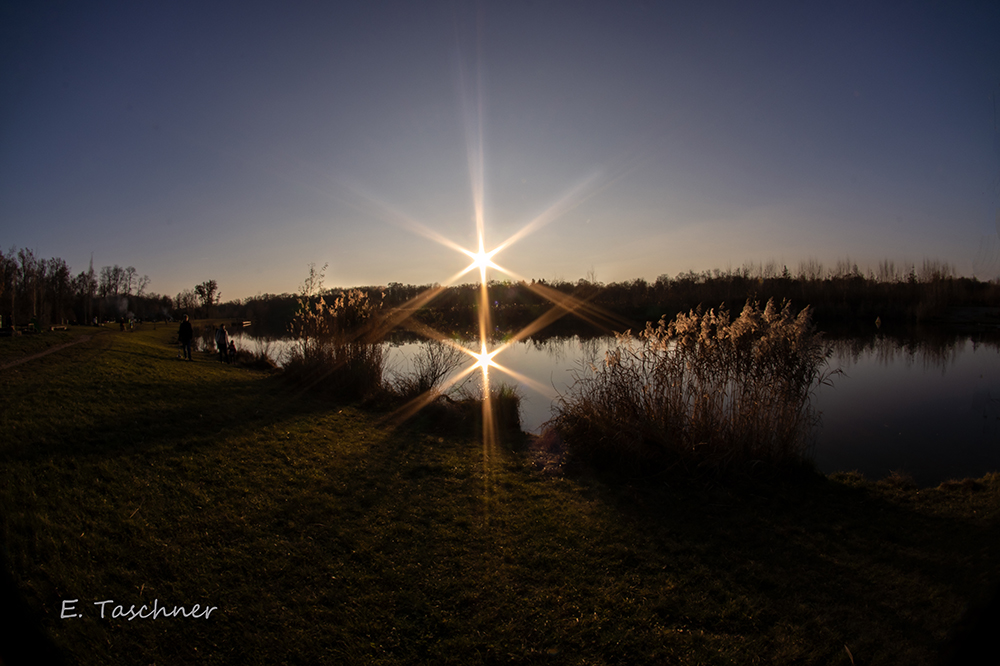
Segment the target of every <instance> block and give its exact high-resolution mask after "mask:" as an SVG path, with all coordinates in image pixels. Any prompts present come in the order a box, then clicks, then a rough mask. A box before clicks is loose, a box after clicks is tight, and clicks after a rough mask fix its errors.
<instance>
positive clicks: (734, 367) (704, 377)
mask: <svg viewBox="0 0 1000 666" xmlns="http://www.w3.org/2000/svg"><path fill="white" fill-rule="evenodd" d="M828 356H829V351H828V348H827V346H826V344H825V343H824V342H823V340H822V338H821V336H820V335H819V334H818V333H817V332H816V331H815V329H814V328H813V325H812V322H811V321H810V318H809V311H808V309H805V310H802V311H801V312H799V313H798V314H796V313H794V312H793V311H792V308H791V306H790V305H789V304H788V303H787V302H786V303H785V304H784V306H783V307H780V308H779V307H777V306H776V305H775V304H774V301H768V302H767V304H766V305H765V306H764V307H763V308H761V307H760V305H759V304H757V303H752V302H750V301H747V303H746V304H745V305H744V307H743V310H742V311H741V312H740V314H739V316H738V317H736V318H735V319H732V318H731V317H730V314H729V312H728V311H727V310H726V309H725V308H724V307H723V308H720V309H719V310H714V309H712V310H708V311H707V312H701V311H694V310H693V311H691V312H690V313H688V314H682V315H678V316H677V317H676V318H675V319H674V320H673V321H670V322H669V323H668V322H667V319H666V318H663V319H661V320H660V322H659V324H658V325H656V326H653V325H652V324H647V325H646V328H645V329H644V330H643V331H640V332H639V334H638V335H632V334H631V332H625V333H621V334H618V335H617V336H616V344H615V346H614V347H613V348H612V349H611V350H610V351H608V352H607V353H606V355H605V358H603V359H594V360H593V361H592V363H590V364H588V365H587V366H586V367H583V368H581V369H580V370H579V371H578V372H577V375H576V381H575V383H574V385H573V386H572V387H571V388H570V390H569V391H568V393H567V394H566V395H563V396H561V398H560V399H559V400H558V402H557V406H556V415H555V417H554V419H553V421H552V427H554V428H555V429H556V430H557V431H559V433H560V434H561V435H562V437H563V439H565V440H566V441H567V443H568V444H569V446H570V448H571V450H572V451H574V452H575V453H577V454H578V455H584V456H586V457H588V458H592V459H597V460H600V461H602V462H603V463H609V462H611V463H616V464H629V465H633V466H638V465H642V466H646V467H648V466H650V465H652V466H654V467H658V468H662V467H664V466H667V467H669V466H671V465H677V464H680V465H684V466H689V467H698V468H709V469H713V470H716V471H721V470H723V469H727V468H732V467H741V468H745V467H747V466H749V465H753V464H757V463H760V462H763V463H768V464H779V465H787V464H789V463H801V462H802V460H803V458H804V454H805V452H806V447H807V444H808V436H809V434H810V430H811V428H812V427H813V425H814V422H815V417H814V415H813V413H812V410H811V409H810V395H811V393H812V391H813V390H814V389H815V388H816V387H817V385H818V383H819V382H820V381H822V380H823V375H822V374H821V373H822V372H823V370H824V367H823V366H824V364H825V361H826V359H827V357H828Z"/></svg>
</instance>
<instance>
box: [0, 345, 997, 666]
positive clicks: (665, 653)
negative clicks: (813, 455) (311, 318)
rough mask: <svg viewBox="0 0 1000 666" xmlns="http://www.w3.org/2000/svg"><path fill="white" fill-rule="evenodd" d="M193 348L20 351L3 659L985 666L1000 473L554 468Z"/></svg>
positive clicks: (5, 551) (513, 446)
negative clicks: (978, 642) (950, 476)
mask: <svg viewBox="0 0 1000 666" xmlns="http://www.w3.org/2000/svg"><path fill="white" fill-rule="evenodd" d="M173 334H174V330H173V328H170V329H163V328H162V327H161V328H159V329H158V330H156V331H154V330H152V329H151V328H147V329H146V330H141V331H139V332H136V333H134V334H128V333H120V332H118V331H113V332H111V331H109V332H100V333H96V334H95V331H94V329H90V330H88V331H83V330H79V331H76V330H71V331H69V332H65V333H51V334H46V335H49V336H51V337H49V338H46V339H42V338H41V337H39V338H37V339H33V340H22V339H8V340H6V341H2V343H0V366H4V365H7V366H8V367H7V368H6V369H5V370H4V371H3V373H2V375H0V432H2V433H3V436H2V439H0V515H2V525H0V545H2V558H3V560H4V567H5V568H6V569H8V570H9V571H10V573H11V575H10V576H9V577H8V578H7V580H6V581H0V583H4V584H0V594H2V595H3V597H2V599H3V611H4V613H5V614H6V615H5V616H4V617H0V624H2V625H3V628H2V629H0V632H3V633H0V656H2V657H3V658H4V662H5V663H8V664H17V663H39V659H41V658H42V657H43V653H44V652H45V651H47V650H48V651H55V652H57V653H60V654H61V655H62V656H63V658H64V659H65V661H66V663H80V664H111V663H114V664H188V663H208V664H230V663H234V664H235V663H241V664H274V663H288V664H322V663H347V664H352V663H353V664H369V663H375V664H409V663H454V664H477V663H498V664H499V663H524V664H529V663H530V664H538V663H544V664H675V663H676V664H755V663H764V664H793V663H794V664H850V663H852V660H853V663H856V664H934V663H940V662H941V661H942V660H944V659H945V658H951V659H952V661H953V663H975V662H974V661H970V660H968V659H970V658H969V657H967V656H963V655H962V654H958V653H956V651H958V650H961V649H962V648H963V647H964V646H968V645H969V644H971V642H972V641H974V640H975V634H976V631H977V626H979V627H982V626H986V627H993V626H996V624H997V622H998V620H997V617H996V615H997V613H996V609H995V607H994V608H992V610H991V607H990V606H989V603H990V600H991V599H993V594H992V590H993V587H992V586H993V585H994V584H995V583H996V582H997V581H1000V566H998V565H1000V530H998V529H997V528H998V527H1000V525H998V517H1000V511H998V509H1000V476H997V475H990V476H987V477H985V478H983V479H980V480H974V481H973V480H970V481H964V482H956V483H948V484H943V485H942V486H940V487H938V488H933V489H916V488H912V487H907V485H906V483H905V481H904V480H901V479H890V480H883V481H882V482H878V483H875V482H871V481H867V480H865V479H862V478H860V477H859V476H857V475H850V474H847V475H838V476H834V477H832V478H826V477H822V476H820V475H816V474H813V473H808V472H799V473H788V474H783V475H775V474H771V473H767V474H760V475H758V476H756V477H753V478H740V479H735V480H729V481H725V482H723V481H720V480H717V479H715V480H713V479H699V480H691V479H682V478H620V477H619V478H611V477H609V476H607V475H595V474H593V473H588V472H579V473H577V474H574V475H570V476H563V475H558V474H550V473H545V472H543V471H541V470H540V469H539V468H538V466H536V465H535V464H534V463H533V460H534V458H533V457H531V456H529V455H526V454H525V453H524V451H523V448H524V443H523V442H520V441H509V442H507V443H503V442H502V443H500V444H498V445H497V446H490V447H484V445H483V443H482V442H481V440H480V439H479V438H477V437H476V436H475V434H474V433H472V432H469V431H467V430H462V429H448V428H442V427H441V425H440V424H438V425H431V424H430V423H429V421H427V420H420V419H418V420H417V422H416V423H414V424H411V425H409V426H406V427H403V428H396V429H392V428H390V427H389V426H388V425H387V424H386V423H385V422H384V421H383V420H382V419H383V417H384V416H385V414H384V413H383V412H379V411H377V410H374V409H370V408H369V409H362V408H359V407H357V406H351V405H338V404H333V403H330V402H328V401H324V400H322V399H320V398H317V397H314V396H311V395H308V394H304V393H302V392H299V391H297V390H296V389H295V388H294V387H290V386H288V385H287V384H285V383H283V382H282V380H281V379H280V378H279V377H273V376H269V375H266V374H262V373H258V372H252V371H249V370H246V369H242V368H236V367H230V366H225V365H223V364H221V363H218V362H217V361H215V360H213V359H212V357H209V356H200V357H199V358H198V359H197V360H196V361H194V362H192V363H187V362H183V361H180V360H178V359H177V358H176V357H177V349H176V348H174V347H173V346H171V344H170V342H171V338H172V336H173ZM83 335H91V336H92V337H91V338H90V339H88V340H85V341H82V342H79V343H78V344H74V345H70V346H66V347H63V348H60V349H58V350H57V351H55V352H53V353H51V354H47V355H42V356H38V357H37V358H35V359H33V360H31V361H30V362H26V363H21V364H19V365H16V366H11V365H9V364H10V363H11V362H12V361H15V360H18V359H22V358H26V357H28V356H30V355H34V354H38V353H39V352H41V351H45V350H46V349H48V348H51V347H54V346H56V345H59V344H64V343H66V342H72V341H75V340H76V339H77V338H79V337H80V336H83ZM105 602H107V603H105ZM18 604H23V605H21V606H19V605H18ZM195 604H198V605H199V607H198V609H197V610H195V609H194V605H195ZM144 605H145V606H146V609H145V610H143V606H144ZM178 606H183V607H184V609H185V610H184V613H181V612H179V611H177V612H175V607H178ZM119 607H120V609H119ZM159 608H166V609H167V610H168V611H169V612H170V614H171V616H170V617H167V616H165V613H164V612H163V611H161V612H160V614H159V615H157V616H156V617H149V615H150V614H152V613H153V612H154V609H159ZM208 608H211V609H213V610H211V611H210V612H207V617H206V611H207V609H208ZM102 609H103V610H104V617H103V618H102V617H101V610H102ZM130 611H131V612H130ZM143 613H145V616H144V615H143ZM991 613H992V615H991ZM185 614H187V615H188V616H187V617H185ZM949 651H950V652H949ZM26 653H27V655H28V656H27V657H24V655H25V654H26ZM949 655H950V657H949Z"/></svg>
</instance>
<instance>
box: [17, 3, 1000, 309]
mask: <svg viewBox="0 0 1000 666" xmlns="http://www.w3.org/2000/svg"><path fill="white" fill-rule="evenodd" d="M998 35H1000V4H998V3H995V2H982V3H974V2H948V3H944V2H941V3H938V2H919V1H913V2H898V3H896V2H884V3H879V2H870V1H868V2H850V1H847V2H833V3H831V2H808V1H806V2H801V1H799V2H763V3H757V2H755V3H746V2H697V3H690V2H657V1H654V0H634V1H629V0H619V1H616V2H588V1H585V0H574V1H566V2H561V1H555V0H553V1H546V0H533V1H528V0H523V1H517V0H510V1H504V2H479V3H475V2H461V1H447V2H437V1H433V0H426V1H417V0H407V1H403V2H392V1H365V2H317V1H302V2H281V3H279V2H255V1H252V0H244V1H242V2H210V3H201V2H198V3H196V2H183V1H182V2H142V3H136V2H120V3H116V2H98V1H94V2H86V3H79V2H47V1H46V0H32V1H31V2H9V1H6V0H5V1H3V2H2V3H0V246H2V247H3V248H4V250H6V249H9V248H10V247H11V246H16V247H18V248H22V247H25V248H29V249H32V250H34V251H35V253H36V255H37V256H41V257H45V258H48V257H61V258H63V259H65V260H66V261H67V262H68V263H69V265H70V267H71V268H72V270H73V271H74V273H75V272H79V271H81V270H85V269H86V268H87V266H88V264H89V263H90V261H91V258H93V262H94V267H95V269H96V270H99V269H100V267H101V266H105V265H112V264H119V265H122V266H134V267H135V268H136V269H137V271H138V273H139V274H140V275H143V274H145V275H148V276H149V277H150V279H151V282H150V285H149V289H150V291H153V292H157V293H161V294H167V295H171V296H173V295H175V294H176V293H178V292H179V291H181V290H182V289H189V288H192V287H193V286H194V285H196V284H198V283H200V282H203V281H205V280H210V279H214V280H216V281H217V282H218V285H219V289H220V292H221V297H222V299H223V300H230V299H235V298H246V297H250V296H254V295H258V294H266V293H286V292H288V293H290V292H295V291H297V290H298V289H299V286H300V285H301V284H302V282H303V280H304V278H305V277H306V275H307V273H308V266H309V264H311V263H312V264H315V265H316V266H317V267H321V266H323V265H328V268H327V270H326V284H327V286H345V287H346V286H359V285H378V284H382V285H385V284H388V283H390V282H402V283H411V284H428V283H433V282H442V283H443V282H445V281H446V280H447V279H449V278H450V277H452V276H454V275H455V274H456V273H457V272H459V271H461V270H462V269H463V268H464V267H465V266H466V265H468V264H469V259H468V257H465V256H464V255H462V254H460V253H459V252H456V251H455V249H454V248H452V247H448V246H447V245H446V244H443V243H441V242H439V241H440V240H441V239H448V240H449V241H452V242H453V243H457V244H458V245H461V246H463V247H465V248H468V249H470V250H476V249H477V244H478V237H477V236H478V231H477V229H478V228H479V227H478V226H477V220H478V224H481V226H482V229H483V234H484V243H485V246H484V247H485V249H486V250H490V249H492V248H494V247H496V246H497V245H499V244H500V243H502V242H503V241H505V240H506V239H508V238H510V237H511V236H512V235H514V234H516V233H518V231H519V230H522V229H524V228H525V227H528V229H527V232H525V233H522V234H521V235H520V236H519V237H518V238H517V239H516V242H514V243H512V244H509V245H507V246H505V247H504V248H503V249H502V250H501V251H500V252H498V253H497V254H496V255H494V257H493V260H494V261H495V262H496V263H497V264H499V265H500V266H503V267H504V268H506V269H508V270H509V271H510V274H511V275H513V276H515V277H524V278H536V279H546V280H556V279H563V280H570V281H576V280H577V279H579V278H581V277H587V276H589V277H593V278H596V279H597V280H598V281H601V282H612V281H620V280H631V279H634V278H645V279H647V280H655V279H656V277H657V276H659V275H662V274H667V275H670V276H674V275H676V274H677V273H680V272H684V271H689V270H694V271H703V270H708V269H713V268H719V269H727V268H737V267H739V266H741V265H743V264H744V263H746V262H758V263H760V262H767V261H775V262H777V264H778V265H787V266H788V267H789V268H790V270H792V271H793V272H795V271H796V268H797V267H798V266H799V264H800V263H801V262H803V261H807V260H810V259H812V260H816V261H819V262H822V263H824V264H825V265H827V266H832V265H833V264H834V263H835V262H836V261H837V260H838V259H844V258H850V259H851V260H852V261H854V262H856V263H857V264H858V265H859V266H860V267H861V268H862V270H864V269H865V268H866V267H867V268H872V269H877V264H878V262H879V261H881V260H883V259H890V260H893V261H895V262H896V263H897V264H901V263H903V262H913V263H916V264H917V265H918V266H919V264H920V263H921V262H922V261H923V260H924V259H925V258H930V259H935V260H939V261H942V262H947V263H949V264H951V265H952V266H954V268H955V270H956V271H957V273H958V274H961V275H969V276H972V275H975V276H977V277H979V278H981V279H992V278H996V277H998V276H1000V129H998V123H1000V118H998V114H1000V109H998V107H1000V38H998V37H997V36H998ZM477 277H478V276H477V274H475V273H470V274H467V275H466V276H464V277H462V278H461V279H460V281H467V282H471V281H474V280H475V279H476V278H477ZM491 277H496V278H498V279H504V278H505V277H506V276H505V275H503V274H501V273H499V272H498V271H495V270H494V271H492V272H491Z"/></svg>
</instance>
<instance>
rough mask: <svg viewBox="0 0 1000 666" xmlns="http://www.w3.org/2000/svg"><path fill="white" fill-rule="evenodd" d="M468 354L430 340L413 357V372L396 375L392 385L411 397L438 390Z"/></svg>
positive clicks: (397, 391) (405, 395)
mask: <svg viewBox="0 0 1000 666" xmlns="http://www.w3.org/2000/svg"><path fill="white" fill-rule="evenodd" d="M465 361H468V356H467V355H466V354H465V353H463V352H462V350H461V349H459V348H457V347H454V346H452V345H449V344H446V343H443V342H439V341H437V340H430V341H428V342H426V343H425V344H423V345H421V348H420V351H419V352H418V353H417V354H416V355H415V356H414V357H413V372H411V373H409V374H406V375H402V376H399V377H396V378H395V379H394V380H393V382H392V386H393V389H394V390H395V391H396V393H397V394H398V395H399V396H400V397H402V398H404V399H411V398H415V397H417V396H420V395H423V394H425V393H429V392H431V391H436V390H437V389H438V387H439V386H440V385H441V383H442V382H443V381H444V380H445V379H446V378H447V377H448V375H450V374H451V373H452V372H454V371H455V370H457V369H458V367H459V366H460V365H462V363H463V362H465Z"/></svg>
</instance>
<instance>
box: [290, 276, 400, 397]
mask: <svg viewBox="0 0 1000 666" xmlns="http://www.w3.org/2000/svg"><path fill="white" fill-rule="evenodd" d="M328 297H329V299H330V300H329V301H328V300H327V298H328ZM378 311H379V304H378V303H377V302H375V301H374V300H373V299H371V298H369V296H368V294H366V293H364V292H362V291H359V290H356V289H351V290H348V291H345V292H342V293H339V294H330V293H328V294H326V295H324V294H323V293H322V272H319V273H317V272H316V271H315V269H314V268H313V267H310V275H309V278H308V279H307V280H306V283H305V285H304V286H303V289H302V294H301V296H300V298H299V309H298V311H297V312H296V313H295V317H294V318H293V319H292V323H291V325H290V326H289V330H290V332H291V333H292V335H294V336H295V337H296V338H297V339H298V344H297V345H296V346H295V347H293V348H292V349H291V350H290V351H289V352H288V355H287V357H286V358H285V363H284V368H285V369H284V375H285V377H287V378H289V379H291V380H292V381H294V382H296V383H298V384H300V385H303V386H306V387H308V388H311V389H318V390H321V391H323V392H326V393H331V394H335V395H337V396H340V397H345V398H349V399H353V398H364V397H367V396H369V395H372V394H374V393H377V392H379V391H381V390H382V387H383V381H384V379H383V374H384V370H385V350H384V349H383V346H382V344H381V340H377V339H373V338H372V337H371V335H370V331H371V330H372V328H373V326H372V325H373V324H374V323H375V322H376V321H377V320H378Z"/></svg>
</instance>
